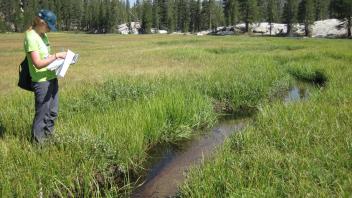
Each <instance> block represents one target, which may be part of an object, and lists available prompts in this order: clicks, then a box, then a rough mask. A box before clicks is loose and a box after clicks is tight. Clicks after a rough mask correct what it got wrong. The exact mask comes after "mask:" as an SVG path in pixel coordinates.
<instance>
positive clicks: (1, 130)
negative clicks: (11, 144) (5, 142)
mask: <svg viewBox="0 0 352 198" xmlns="http://www.w3.org/2000/svg"><path fill="white" fill-rule="evenodd" d="M5 132H6V128H5V126H4V125H3V124H2V122H1V121H0V138H4V136H5Z"/></svg>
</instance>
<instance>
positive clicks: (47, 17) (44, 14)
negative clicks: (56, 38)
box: [38, 9, 57, 32]
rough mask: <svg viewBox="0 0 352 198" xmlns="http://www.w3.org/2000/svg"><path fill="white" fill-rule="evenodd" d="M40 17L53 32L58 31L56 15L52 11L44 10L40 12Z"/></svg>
mask: <svg viewBox="0 0 352 198" xmlns="http://www.w3.org/2000/svg"><path fill="white" fill-rule="evenodd" d="M38 16H39V17H40V18H41V19H43V20H44V21H45V22H46V23H47V24H48V26H49V29H50V31H52V32H56V31H57V29H56V27H55V24H56V15H55V14H54V13H53V12H52V11H50V10H45V9H42V10H40V11H39V13H38Z"/></svg>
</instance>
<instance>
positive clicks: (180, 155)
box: [131, 82, 315, 198]
mask: <svg viewBox="0 0 352 198" xmlns="http://www.w3.org/2000/svg"><path fill="white" fill-rule="evenodd" d="M313 89H315V87H314V86H312V85H310V84H307V83H300V82H298V83H297V84H296V85H295V86H293V87H291V88H290V89H289V90H288V91H287V92H286V93H285V94H284V95H283V102H284V103H286V104H287V103H292V102H299V101H302V100H307V99H308V97H309V93H310V92H311V91H313ZM250 119H251V117H245V118H243V117H242V118H238V117H237V118H236V117H233V116H232V117H223V118H222V119H220V120H219V122H218V123H217V124H216V125H215V126H214V127H213V128H211V129H207V130H206V131H204V132H201V133H200V135H197V136H195V137H193V138H192V139H191V140H188V141H185V142H182V143H181V144H180V145H165V146H162V147H161V148H160V147H158V148H157V149H154V150H153V151H152V152H151V157H150V163H149V164H150V166H149V168H148V171H147V174H146V176H145V177H144V180H143V181H144V183H143V184H142V185H141V186H140V187H138V188H137V189H136V190H135V191H134V192H133V193H132V196H131V197H133V198H150V197H152V198H157V197H172V196H175V195H176V194H177V191H178V185H181V184H182V183H183V181H184V180H185V178H186V174H187V172H188V170H189V169H190V168H191V167H192V166H197V165H200V164H201V163H202V161H204V160H205V159H209V157H211V155H212V153H214V151H215V150H216V148H217V147H219V146H221V145H222V144H223V143H224V140H225V139H226V138H228V137H229V136H230V135H231V134H234V133H237V132H239V131H241V130H243V129H244V128H245V127H246V126H247V125H248V123H249V121H250Z"/></svg>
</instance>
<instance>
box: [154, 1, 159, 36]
mask: <svg viewBox="0 0 352 198" xmlns="http://www.w3.org/2000/svg"><path fill="white" fill-rule="evenodd" d="M159 1H160V0H154V1H153V8H152V12H153V14H152V17H153V27H154V28H156V29H158V30H159V29H160V15H159V12H160V7H159Z"/></svg>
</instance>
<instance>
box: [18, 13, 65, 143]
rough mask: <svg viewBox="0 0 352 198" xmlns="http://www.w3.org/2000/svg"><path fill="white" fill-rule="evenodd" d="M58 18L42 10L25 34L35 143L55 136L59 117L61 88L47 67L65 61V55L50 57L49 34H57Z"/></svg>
mask: <svg viewBox="0 0 352 198" xmlns="http://www.w3.org/2000/svg"><path fill="white" fill-rule="evenodd" d="M55 26H56V15H55V14H54V13H53V12H51V11H50V10H40V11H39V13H38V15H37V16H35V18H34V20H33V23H32V26H31V27H30V28H29V29H28V30H27V31H26V32H25V39H24V51H25V53H26V56H27V60H28V65H29V73H30V76H31V78H32V88H33V92H34V96H35V97H34V98H35V116H34V119H33V126H32V141H33V142H37V143H42V142H43V141H44V140H45V139H47V138H48V137H50V136H52V135H53V133H54V122H55V120H56V118H57V116H58V103H59V101H58V100H59V95H58V91H59V86H58V80H57V77H56V74H55V71H49V70H48V69H47V68H46V66H48V65H49V64H50V63H52V62H53V61H55V60H56V59H58V58H62V59H64V58H65V57H66V52H60V53H55V54H50V51H51V50H50V43H49V40H48V37H47V34H46V33H47V32H50V31H53V32H55V31H56V27H55Z"/></svg>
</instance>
